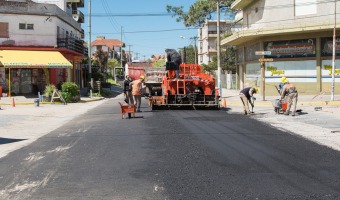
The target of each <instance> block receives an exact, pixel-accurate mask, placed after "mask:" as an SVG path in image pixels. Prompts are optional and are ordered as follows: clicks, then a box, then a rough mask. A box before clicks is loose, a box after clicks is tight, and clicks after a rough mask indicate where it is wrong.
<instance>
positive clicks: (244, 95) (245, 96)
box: [240, 87, 259, 115]
mask: <svg viewBox="0 0 340 200" xmlns="http://www.w3.org/2000/svg"><path fill="white" fill-rule="evenodd" d="M258 90H259V89H258V88H257V87H247V88H244V89H243V90H241V91H240V99H241V101H242V103H243V110H244V114H245V115H247V114H250V113H251V112H250V110H249V105H248V102H249V103H250V105H251V106H252V108H254V104H253V102H252V100H251V98H253V99H255V97H254V94H255V93H257V92H258Z"/></svg>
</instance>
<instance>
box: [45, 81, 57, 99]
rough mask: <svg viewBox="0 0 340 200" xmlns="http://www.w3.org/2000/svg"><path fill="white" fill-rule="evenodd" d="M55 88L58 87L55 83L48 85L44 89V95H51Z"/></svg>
mask: <svg viewBox="0 0 340 200" xmlns="http://www.w3.org/2000/svg"><path fill="white" fill-rule="evenodd" d="M54 89H56V86H55V85H53V84H48V85H46V87H45V90H44V95H45V96H47V97H51V96H52V94H53V91H54Z"/></svg>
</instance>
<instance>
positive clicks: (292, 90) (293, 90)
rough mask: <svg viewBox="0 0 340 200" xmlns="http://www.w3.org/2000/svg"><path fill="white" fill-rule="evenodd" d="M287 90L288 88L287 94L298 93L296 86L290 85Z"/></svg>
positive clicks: (286, 86)
mask: <svg viewBox="0 0 340 200" xmlns="http://www.w3.org/2000/svg"><path fill="white" fill-rule="evenodd" d="M285 88H286V92H287V93H295V92H296V87H295V85H294V84H291V83H290V84H288V85H285Z"/></svg>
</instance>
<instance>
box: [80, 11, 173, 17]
mask: <svg viewBox="0 0 340 200" xmlns="http://www.w3.org/2000/svg"><path fill="white" fill-rule="evenodd" d="M84 15H85V16H87V14H84ZM162 16H165V17H166V16H173V14H172V13H112V12H111V13H97V14H92V15H91V17H162Z"/></svg>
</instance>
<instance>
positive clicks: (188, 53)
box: [179, 45, 197, 64]
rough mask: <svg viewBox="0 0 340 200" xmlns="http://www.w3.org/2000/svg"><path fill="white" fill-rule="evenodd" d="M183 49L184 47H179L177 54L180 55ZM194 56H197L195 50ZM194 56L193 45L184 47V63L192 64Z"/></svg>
mask: <svg viewBox="0 0 340 200" xmlns="http://www.w3.org/2000/svg"><path fill="white" fill-rule="evenodd" d="M183 51H184V49H180V50H179V54H180V55H182V52H183ZM196 51H197V49H196ZM196 56H197V52H196ZM196 56H195V47H193V46H192V45H190V46H187V47H185V63H191V64H194V63H195V58H196ZM196 62H197V58H196Z"/></svg>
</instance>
